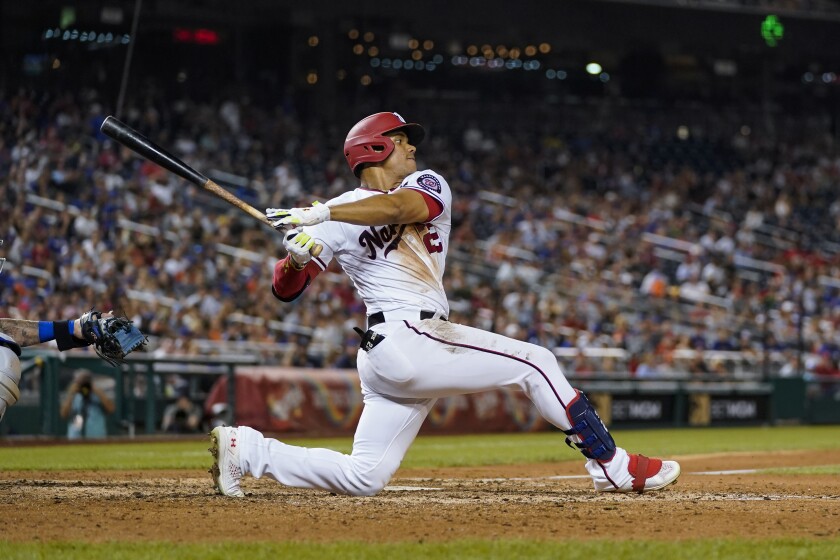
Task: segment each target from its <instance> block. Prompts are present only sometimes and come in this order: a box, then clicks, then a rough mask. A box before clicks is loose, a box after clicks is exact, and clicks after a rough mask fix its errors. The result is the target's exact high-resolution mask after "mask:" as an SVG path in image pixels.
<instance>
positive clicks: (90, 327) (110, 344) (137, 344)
mask: <svg viewBox="0 0 840 560" xmlns="http://www.w3.org/2000/svg"><path fill="white" fill-rule="evenodd" d="M79 322H80V323H81V324H82V336H84V337H85V340H87V341H88V342H90V343H91V344H93V347H94V348H95V349H96V353H97V354H99V357H100V358H102V359H103V360H105V361H106V362H108V363H109V364H111V365H113V366H119V365H120V364H122V363H124V362H125V357H126V356H127V355H128V354H129V353H131V352H133V351H135V350H137V349H139V348H142V347H144V346H145V345H146V342H147V339H146V335H144V334H143V333H141V332H140V330H139V329H138V328H137V327H135V326H134V323H132V322H131V321H130V320H128V319H127V318H126V317H104V318H103V317H102V313H100V312H99V311H95V310H93V309H91V310H90V311H88V312H87V313H85V314H84V315H82V316H81V318H80V319H79Z"/></svg>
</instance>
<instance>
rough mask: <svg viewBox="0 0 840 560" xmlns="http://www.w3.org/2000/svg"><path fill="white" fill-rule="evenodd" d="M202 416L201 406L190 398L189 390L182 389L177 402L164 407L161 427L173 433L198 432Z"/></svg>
mask: <svg viewBox="0 0 840 560" xmlns="http://www.w3.org/2000/svg"><path fill="white" fill-rule="evenodd" d="M202 416H203V413H202V411H201V407H200V406H198V405H197V404H195V403H194V402H192V401H191V400H190V395H189V391H187V390H181V391H179V392H178V395H177V397H176V399H175V402H174V403H172V404H170V405H169V406H167V407H166V409H164V411H163V420H162V422H161V426H160V429H161V430H163V431H164V432H167V433H172V434H192V433H197V432H199V431H200V428H201V418H202Z"/></svg>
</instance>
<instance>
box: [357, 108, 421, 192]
mask: <svg viewBox="0 0 840 560" xmlns="http://www.w3.org/2000/svg"><path fill="white" fill-rule="evenodd" d="M398 130H399V131H402V132H405V135H406V136H408V142H409V143H410V144H411V145H413V146H417V145H418V144H420V142H422V141H423V136H425V135H426V131H425V130H423V127H422V126H420V125H419V124H416V123H407V122H405V119H404V118H402V117H401V116H400V115H399V114H398V113H376V114H374V115H371V116H369V117H365V118H364V119H362V120H360V121H359V122H357V123H356V124H355V125H354V126H353V128H351V129H350V132H348V133H347V139H346V140H344V157H346V158H347V164H348V165H349V166H350V169H351V170H353V173H354V174H355V175H356V177H358V176H359V175H360V174H361V172H362V167H361V166H362V164H363V163H378V162H380V161H385V160H386V159H388V156H390V155H391V152H393V151H394V141H393V140H391V139H390V138H388V137H387V136H385V135H386V134H388V133H389V132H396V131H398Z"/></svg>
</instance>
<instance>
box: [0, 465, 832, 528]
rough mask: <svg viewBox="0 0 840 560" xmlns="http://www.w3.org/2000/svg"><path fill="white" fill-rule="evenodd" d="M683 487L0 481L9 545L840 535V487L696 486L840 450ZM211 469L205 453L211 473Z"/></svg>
mask: <svg viewBox="0 0 840 560" xmlns="http://www.w3.org/2000/svg"><path fill="white" fill-rule="evenodd" d="M675 458H676V459H678V460H679V461H680V463H681V465H682V470H683V474H682V476H681V477H680V480H679V481H678V483H677V484H676V485H674V486H672V487H670V488H668V489H666V490H663V491H660V492H654V493H651V494H645V495H635V494H634V495H615V494H598V493H595V492H594V491H593V490H592V488H591V482H590V481H589V480H588V479H586V478H550V477H562V476H573V475H582V474H585V471H584V469H583V465H582V464H581V463H579V462H574V463H572V462H563V463H557V464H534V465H503V466H492V467H481V468H441V469H422V470H419V469H412V470H409V469H403V470H400V471H399V472H398V473H397V476H396V477H395V478H394V479H393V480H392V481H391V485H390V487H389V488H388V489H386V490H385V491H384V492H382V493H380V494H379V495H378V496H374V497H371V498H354V497H347V496H337V495H334V494H329V493H326V492H321V491H314V490H298V489H292V488H285V487H283V486H280V485H279V484H277V483H276V482H274V481H273V480H269V479H261V480H254V479H252V478H246V479H244V481H243V490H244V491H245V493H246V496H247V497H246V498H244V499H231V498H225V497H222V496H219V495H217V494H216V493H215V491H214V489H213V487H212V481H211V479H210V476H209V475H208V474H206V473H204V472H202V471H193V470H178V471H174V470H170V471H58V472H47V471H35V472H32V471H30V472H5V473H0V510H2V511H4V512H5V513H4V518H5V521H6V523H4V529H3V531H2V535H0V538H3V539H6V540H9V541H14V542H26V541H29V542H43V541H69V540H72V541H83V542H104V541H144V540H148V541H172V542H198V541H201V542H214V541H319V542H329V541H339V540H342V541H343V540H358V541H366V542H394V541H415V542H417V541H424V542H428V541H446V540H453V539H465V538H475V539H488V538H489V539H493V538H527V539H543V540H545V539H568V538H572V539H587V538H610V539H663V540H673V539H689V538H756V539H759V538H763V537H768V538H781V537H801V538H811V539H820V538H837V537H840V477H838V476H836V475H804V474H761V473H734V474H695V473H700V472H708V471H735V470H749V469H768V468H779V467H803V466H821V465H838V464H840V450H831V451H824V452H818V453H817V452H778V453H772V454H755V453H727V454H724V453H720V454H714V455H691V456H685V457H675ZM209 464H210V458H209V455H208V466H209Z"/></svg>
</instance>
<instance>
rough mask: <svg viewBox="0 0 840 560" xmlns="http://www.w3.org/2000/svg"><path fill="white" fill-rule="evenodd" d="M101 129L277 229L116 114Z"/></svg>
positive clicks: (315, 253)
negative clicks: (121, 120)
mask: <svg viewBox="0 0 840 560" xmlns="http://www.w3.org/2000/svg"><path fill="white" fill-rule="evenodd" d="M100 130H101V131H102V132H103V134H105V135H107V136H110V137H111V138H113V139H114V140H116V141H117V142H119V143H120V144H122V145H123V146H125V147H126V148H128V149H130V150H131V151H133V152H135V153H137V154H140V155H141V156H143V157H144V158H146V159H148V160H149V161H153V162H154V163H156V164H158V165H160V166H161V167H163V168H164V169H166V170H167V171H171V172H172V173H174V174H176V175H178V176H179V177H182V178H184V179H186V180H187V181H189V182H190V183H192V184H194V185H197V186H199V187H201V188H203V189H204V190H206V191H208V192H211V193H213V194H214V195H216V196H218V197H219V198H221V199H222V200H224V201H226V202H228V203H230V204H232V205H233V206H236V207H237V208H239V209H240V210H242V211H243V212H245V213H246V214H248V215H249V216H251V217H252V218H255V219H256V220H257V221H259V222H262V223H263V224H265V225H267V226H268V227H270V228H271V229H274V226H272V225H271V221H270V220H269V219H268V218H266V217H265V214H263V213H262V212H260V211H259V210H257V209H256V208H254V207H253V206H251V205H250V204H248V203H247V202H245V201H243V200H241V199H239V198H238V197H236V196H234V195H233V194H231V193H230V192H228V191H227V190H225V189H223V188H222V187H220V186H219V185H217V184H216V183H214V182H213V181H211V180H210V179H208V178H207V177H205V176H204V175H202V174H201V173H199V172H198V171H196V170H195V169H193V168H192V167H190V166H189V165H187V164H186V163H184V162H183V161H181V159H179V158H177V157H175V156H174V155H172V154H171V153H169V152H168V151H166V150H164V149H163V148H161V147H160V146H158V145H157V144H155V143H154V142H152V141H151V140H149V139H148V138H146V137H145V136H143V135H142V134H140V133H139V132H137V131H136V130H134V129H133V128H131V127H130V126H128V125H127V124H125V123H123V122H120V121H118V120H117V119H115V118H114V117H108V118H106V119H105V122H103V123H102V126H101V127H100ZM322 248H323V247H321V246H320V245H314V246H313V247H312V250H311V251H310V253H311V254H312V256H313V257H317V256H318V255H319V254H321V249H322Z"/></svg>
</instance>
